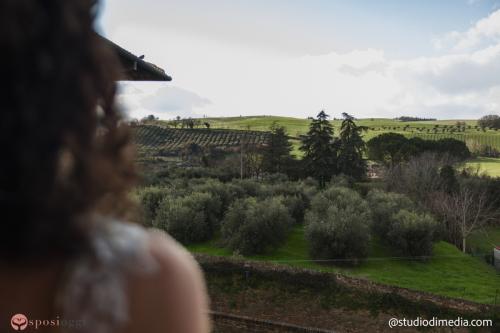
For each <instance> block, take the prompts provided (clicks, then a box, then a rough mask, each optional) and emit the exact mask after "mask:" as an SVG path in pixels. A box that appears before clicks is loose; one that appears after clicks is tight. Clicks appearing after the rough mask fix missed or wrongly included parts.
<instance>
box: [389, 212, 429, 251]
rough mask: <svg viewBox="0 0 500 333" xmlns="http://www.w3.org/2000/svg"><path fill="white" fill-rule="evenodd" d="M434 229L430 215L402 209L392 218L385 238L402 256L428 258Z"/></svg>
mask: <svg viewBox="0 0 500 333" xmlns="http://www.w3.org/2000/svg"><path fill="white" fill-rule="evenodd" d="M436 227H437V224H436V221H435V220H434V219H433V218H432V217H431V216H430V215H428V214H419V213H416V212H411V211H408V210H406V209H403V210H401V211H399V212H398V213H396V214H394V215H393V216H392V223H391V226H390V230H389V231H388V233H387V236H388V240H389V242H390V244H391V245H392V246H393V247H394V248H395V249H397V250H398V251H399V252H400V253H402V254H403V255H410V256H429V255H431V254H432V242H433V238H434V232H435V230H436Z"/></svg>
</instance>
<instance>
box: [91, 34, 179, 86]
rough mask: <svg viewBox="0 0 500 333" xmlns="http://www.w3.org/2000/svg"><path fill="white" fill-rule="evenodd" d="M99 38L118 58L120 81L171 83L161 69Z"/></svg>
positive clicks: (170, 78) (107, 40)
mask: <svg viewBox="0 0 500 333" xmlns="http://www.w3.org/2000/svg"><path fill="white" fill-rule="evenodd" d="M100 37H101V38H102V39H103V40H104V42H105V43H107V44H108V45H110V46H111V47H112V48H113V49H114V50H115V52H116V54H117V55H118V57H119V58H120V62H121V64H122V67H123V73H122V74H123V77H121V78H120V81H172V77H170V76H169V75H167V74H166V73H165V71H164V70H163V69H162V68H160V67H158V66H156V65H154V64H152V63H150V62H147V61H144V60H143V59H140V58H139V57H138V56H136V55H134V54H132V53H131V52H129V51H127V50H125V49H124V48H123V47H121V46H119V45H117V44H115V43H114V42H112V41H110V40H109V39H107V38H105V37H102V36H100Z"/></svg>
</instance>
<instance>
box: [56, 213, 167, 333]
mask: <svg viewBox="0 0 500 333" xmlns="http://www.w3.org/2000/svg"><path fill="white" fill-rule="evenodd" d="M95 222H96V223H95V224H93V227H92V230H91V251H90V253H88V254H85V255H83V256H82V257H80V259H79V260H77V261H75V262H73V263H72V264H71V265H70V266H69V267H68V269H67V271H66V273H65V274H66V275H65V279H64V281H65V283H64V286H63V287H62V289H61V292H60V294H59V296H58V301H57V302H58V307H59V308H60V310H61V311H62V314H61V315H62V316H61V319H65V320H67V321H79V323H80V325H81V328H71V327H63V329H62V331H64V332H73V331H74V332H80V333H83V332H85V333H87V332H89V333H90V332H92V333H111V332H113V331H114V330H115V329H116V328H118V327H120V326H121V325H123V324H125V323H126V322H127V319H128V311H129V304H128V297H127V294H126V290H127V289H126V287H127V286H126V276H127V274H128V273H139V274H148V273H151V272H154V271H155V269H156V267H157V264H156V262H155V260H154V258H153V257H152V256H151V254H150V252H149V250H148V232H147V231H146V230H145V229H144V228H142V227H140V226H138V225H134V224H131V223H124V222H121V221H116V220H112V219H105V218H98V219H96V221H95ZM68 326H71V325H68Z"/></svg>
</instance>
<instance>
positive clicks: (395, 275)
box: [188, 226, 500, 303]
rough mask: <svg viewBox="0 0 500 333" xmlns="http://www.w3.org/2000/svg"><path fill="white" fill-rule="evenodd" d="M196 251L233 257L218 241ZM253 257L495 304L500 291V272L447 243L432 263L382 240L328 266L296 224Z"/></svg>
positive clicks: (436, 249)
mask: <svg viewBox="0 0 500 333" xmlns="http://www.w3.org/2000/svg"><path fill="white" fill-rule="evenodd" d="M188 248H189V249H190V251H192V252H196V253H206V254H211V255H219V256H230V255H231V252H230V251H228V250H226V249H223V248H220V247H218V246H217V242H216V241H210V242H207V243H204V244H198V245H192V246H189V247H188ZM250 259H255V260H266V261H273V262H277V263H281V264H287V265H292V266H297V267H303V268H309V269H316V270H321V271H330V272H342V273H344V274H348V275H352V276H359V277H365V278H369V279H371V280H373V281H377V282H381V283H385V284H389V285H395V286H400V287H405V288H410V289H416V290H424V291H428V292H431V293H435V294H438V295H444V296H450V297H458V298H464V299H469V300H473V301H477V302H482V303H493V302H494V299H495V293H496V292H497V290H499V292H500V274H498V273H496V271H495V270H494V268H493V267H492V266H488V265H487V264H486V263H484V262H483V261H482V260H479V259H478V258H474V257H472V256H469V255H465V254H463V253H461V252H460V251H459V250H458V249H457V248H455V247H454V246H452V245H450V244H448V243H446V242H438V243H436V244H435V246H434V257H433V258H432V259H431V260H429V261H428V262H416V261H411V260H403V259H401V258H399V257H398V256H397V255H395V254H394V253H392V252H391V250H390V249H389V248H388V247H387V246H385V245H383V244H382V243H381V242H380V241H379V240H377V239H374V240H372V242H371V244H370V255H369V258H368V259H367V260H366V261H365V262H364V263H363V264H361V265H360V266H358V267H356V268H340V267H336V266H327V265H323V264H320V263H316V262H313V261H310V260H309V257H308V254H307V243H306V240H305V239H304V232H303V227H301V226H298V227H295V228H294V229H293V230H292V232H291V234H290V236H289V237H288V240H287V241H286V243H285V244H284V245H283V246H281V247H280V248H279V249H276V250H274V251H272V252H271V253H269V254H267V255H260V256H252V257H250Z"/></svg>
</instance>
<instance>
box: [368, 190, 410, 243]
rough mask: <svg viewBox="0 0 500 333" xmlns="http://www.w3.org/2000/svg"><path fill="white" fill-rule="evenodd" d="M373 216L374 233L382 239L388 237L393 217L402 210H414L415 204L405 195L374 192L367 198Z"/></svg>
mask: <svg viewBox="0 0 500 333" xmlns="http://www.w3.org/2000/svg"><path fill="white" fill-rule="evenodd" d="M366 200H367V201H368V203H369V205H370V208H371V211H372V216H373V231H374V232H375V233H376V234H377V235H379V236H380V237H381V238H385V237H386V236H387V232H388V231H389V229H390V224H391V222H392V220H391V219H392V216H393V215H394V214H396V213H398V212H399V211H400V210H401V209H407V210H411V209H413V208H414V204H413V202H412V201H411V200H410V199H409V198H408V197H407V196H405V195H403V194H398V193H393V192H384V191H380V190H373V191H370V192H369V193H368V195H367V196H366Z"/></svg>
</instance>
